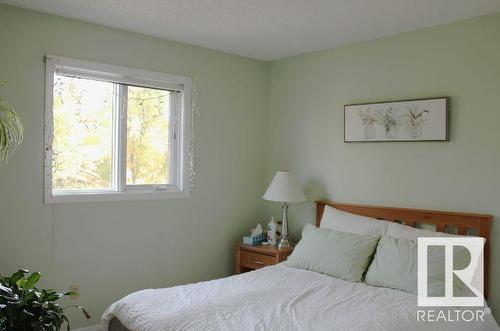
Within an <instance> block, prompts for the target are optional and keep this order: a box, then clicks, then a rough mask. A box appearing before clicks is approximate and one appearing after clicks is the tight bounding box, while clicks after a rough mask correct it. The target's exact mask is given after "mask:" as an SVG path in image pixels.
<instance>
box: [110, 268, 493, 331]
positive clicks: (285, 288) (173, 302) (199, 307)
mask: <svg viewBox="0 0 500 331" xmlns="http://www.w3.org/2000/svg"><path fill="white" fill-rule="evenodd" d="M416 309H417V307H416V296H414V295H411V294H407V293H404V292H401V291H397V290H391V289H387V288H377V287H372V286H369V285H366V284H363V283H351V282H347V281H343V280H340V279H336V278H332V277H329V276H325V275H322V274H318V273H315V272H311V271H305V270H299V269H294V268H289V267H286V266H284V265H276V266H271V267H266V268H263V269H260V270H257V271H253V272H248V273H244V274H241V275H236V276H232V277H228V278H223V279H217V280H212V281H208V282H201V283H196V284H190V285H184V286H176V287H171V288H165V289H150V290H143V291H139V292H135V293H132V294H130V295H128V296H126V297H124V298H123V299H121V300H119V301H117V302H115V303H113V304H112V305H111V306H110V307H109V308H108V309H107V310H106V312H105V313H104V315H103V317H102V319H103V331H108V325H109V321H110V320H111V319H112V318H113V317H116V318H118V319H119V320H120V321H121V323H122V324H123V325H124V326H125V327H126V328H128V329H129V330H134V331H161V330H336V331H344V330H386V331H390V330H391V331H392V330H394V331H400V330H405V331H411V330H447V329H450V330H464V331H465V330H467V331H469V330H484V331H486V330H500V329H499V328H498V326H497V325H496V323H495V321H494V320H493V318H492V317H491V315H485V320H486V321H485V322H478V323H475V322H462V323H458V322H448V323H446V324H441V323H437V322H433V323H423V322H418V323H417V322H416Z"/></svg>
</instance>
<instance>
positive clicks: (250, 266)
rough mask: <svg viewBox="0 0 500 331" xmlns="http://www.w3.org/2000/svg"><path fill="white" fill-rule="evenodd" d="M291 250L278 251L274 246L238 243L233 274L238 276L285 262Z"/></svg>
mask: <svg viewBox="0 0 500 331" xmlns="http://www.w3.org/2000/svg"><path fill="white" fill-rule="evenodd" d="M292 251H293V248H287V249H278V247H276V246H271V245H268V246H263V245H258V246H251V245H244V244H242V243H238V244H237V245H236V256H235V266H234V272H235V273H236V274H240V273H242V272H245V271H250V270H255V269H260V268H263V267H266V266H269V265H273V264H277V263H280V262H283V261H285V260H286V259H287V258H288V256H289V255H290V254H292Z"/></svg>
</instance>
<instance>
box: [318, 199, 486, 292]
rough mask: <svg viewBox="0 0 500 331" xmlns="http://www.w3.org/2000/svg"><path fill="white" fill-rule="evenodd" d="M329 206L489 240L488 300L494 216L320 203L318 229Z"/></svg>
mask: <svg viewBox="0 0 500 331" xmlns="http://www.w3.org/2000/svg"><path fill="white" fill-rule="evenodd" d="M325 206H331V207H334V208H337V209H340V210H343V211H346V212H348V213H352V214H357V215H362V216H367V217H372V218H377V219H383V220H386V221H392V222H398V223H401V224H405V225H408V226H412V227H416V226H417V225H419V224H432V225H435V226H436V231H438V232H449V231H450V230H452V229H456V234H460V235H472V236H478V237H483V238H485V239H486V243H485V245H484V296H485V298H487V297H488V289H489V287H488V286H489V281H488V280H489V269H490V268H489V261H490V230H491V220H492V216H491V215H482V214H471V213H457V212H448V211H437V210H422V209H409V208H393V207H381V206H367V205H357V204H349V203H340V202H334V201H316V226H318V227H319V225H320V223H321V217H322V216H323V212H324V211H325Z"/></svg>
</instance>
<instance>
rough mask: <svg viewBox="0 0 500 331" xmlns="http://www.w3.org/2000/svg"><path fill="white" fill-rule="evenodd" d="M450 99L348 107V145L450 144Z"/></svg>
mask: <svg viewBox="0 0 500 331" xmlns="http://www.w3.org/2000/svg"><path fill="white" fill-rule="evenodd" d="M449 104H450V102H449V98H448V97H441V98H431V99H418V100H401V101H388V102H377V103H364V104H355V105H346V106H344V142H366V141H448V140H449V135H448V116H449Z"/></svg>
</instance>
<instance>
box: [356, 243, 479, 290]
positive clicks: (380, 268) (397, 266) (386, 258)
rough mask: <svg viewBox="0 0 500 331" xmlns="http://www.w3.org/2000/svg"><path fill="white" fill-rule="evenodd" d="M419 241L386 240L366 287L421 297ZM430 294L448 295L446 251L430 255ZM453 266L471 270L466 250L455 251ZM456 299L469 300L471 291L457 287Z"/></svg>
mask: <svg viewBox="0 0 500 331" xmlns="http://www.w3.org/2000/svg"><path fill="white" fill-rule="evenodd" d="M417 254H418V246H417V241H415V240H410V239H403V238H393V237H390V236H382V238H381V239H380V241H379V242H378V246H377V251H376V253H375V256H374V257H373V261H372V263H371V264H370V267H369V268H368V271H367V273H366V277H365V283H367V284H368V285H372V286H379V287H389V288H393V289H397V290H401V291H404V292H408V293H413V294H417V277H418V274H417V269H418V268H417V266H418V259H417ZM427 259H428V273H429V275H428V277H429V278H428V289H427V290H428V293H429V295H430V296H442V295H444V279H445V277H444V247H440V246H431V247H429V251H428V257H427ZM453 260H454V261H453V263H454V267H455V268H456V269H460V268H463V267H465V266H467V265H468V264H469V262H470V255H469V253H468V251H467V250H466V249H460V248H459V247H458V248H455V250H454V254H453ZM453 292H454V295H458V296H468V295H470V293H471V292H470V291H469V290H468V288H467V287H466V286H465V285H463V284H460V283H458V282H457V283H454V287H453Z"/></svg>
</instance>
